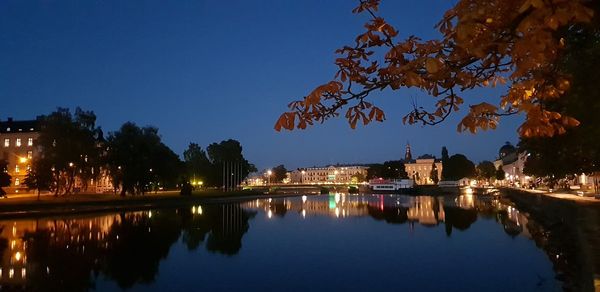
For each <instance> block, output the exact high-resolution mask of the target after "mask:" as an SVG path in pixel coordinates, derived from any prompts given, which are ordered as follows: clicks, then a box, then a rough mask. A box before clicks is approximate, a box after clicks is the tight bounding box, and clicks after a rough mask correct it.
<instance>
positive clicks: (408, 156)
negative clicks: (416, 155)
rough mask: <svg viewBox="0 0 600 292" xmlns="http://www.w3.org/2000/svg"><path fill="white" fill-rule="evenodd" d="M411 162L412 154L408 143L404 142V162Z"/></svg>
mask: <svg viewBox="0 0 600 292" xmlns="http://www.w3.org/2000/svg"><path fill="white" fill-rule="evenodd" d="M411 160H412V153H410V143H408V142H406V152H405V153H404V162H410V161H411Z"/></svg>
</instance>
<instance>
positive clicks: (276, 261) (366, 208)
mask: <svg viewBox="0 0 600 292" xmlns="http://www.w3.org/2000/svg"><path fill="white" fill-rule="evenodd" d="M529 225H530V224H528V218H527V216H526V215H525V214H523V213H522V212H519V211H518V210H517V209H516V208H514V207H513V206H512V205H511V204H510V203H509V202H506V201H501V200H497V199H494V198H491V197H488V198H485V199H479V198H478V197H475V196H473V195H461V196H455V197H449V196H447V197H430V196H418V197H411V196H399V195H348V194H339V193H337V194H332V195H320V196H301V197H290V198H268V199H257V200H252V201H247V202H242V203H229V204H205V205H198V204H196V205H193V206H187V207H182V208H176V209H154V210H146V211H138V212H123V213H113V214H104V215H89V216H88V215H86V216H72V217H66V218H38V219H15V220H3V221H0V227H1V228H2V230H1V233H0V251H1V252H2V261H1V263H0V284H1V285H2V287H3V288H5V287H7V288H26V289H29V290H37V289H41V290H54V291H81V290H87V289H92V288H96V289H98V290H114V289H117V288H121V289H133V290H136V289H140V290H148V289H150V290H156V291H161V290H165V289H167V288H169V289H174V290H186V289H192V290H197V289H210V290H214V289H224V290H232V289H233V290H237V289H243V288H250V289H267V290H268V289H269V287H271V289H273V285H275V286H276V287H278V289H277V290H303V289H308V290H323V289H334V290H341V289H345V290H385V289H388V287H393V286H394V285H396V284H398V283H401V284H402V287H404V288H406V289H407V290H439V289H444V290H456V291H459V290H462V291H464V290H465V289H467V290H468V289H471V290H480V289H486V290H497V291H504V290H507V288H510V289H517V290H546V291H547V290H558V289H559V287H560V283H558V282H557V281H556V280H554V273H553V272H552V262H550V261H549V260H548V258H547V257H546V255H545V254H544V252H543V251H542V250H539V249H537V248H536V247H535V243H534V241H532V240H530V239H531V237H532V236H531V233H530V232H529V230H528V226H529ZM401 226H406V227H407V229H403V228H401V229H399V228H398V227H401ZM498 226H500V227H501V228H498ZM457 232H458V233H457ZM349 271H360V272H361V273H363V276H364V278H355V277H353V276H351V275H350V274H348V272H349ZM325 275H326V277H327V278H328V280H327V281H317V282H314V279H317V278H319V277H323V276H325ZM375 276H376V277H377V278H378V279H379V280H378V281H376V282H373V280H372V279H371V278H372V277H375ZM257 278H260V279H263V280H264V281H256V279H257ZM427 279H435V281H431V280H430V281H427ZM350 280H352V281H350ZM307 281H309V282H307ZM310 281H312V282H310ZM398 281H400V282H398ZM498 285H501V286H498Z"/></svg>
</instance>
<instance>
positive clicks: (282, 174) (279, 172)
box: [271, 164, 288, 182]
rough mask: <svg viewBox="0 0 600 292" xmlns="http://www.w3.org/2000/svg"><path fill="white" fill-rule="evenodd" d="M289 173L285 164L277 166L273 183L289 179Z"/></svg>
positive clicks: (274, 169) (274, 170)
mask: <svg viewBox="0 0 600 292" xmlns="http://www.w3.org/2000/svg"><path fill="white" fill-rule="evenodd" d="M287 172H288V171H287V169H285V166H283V164H282V165H278V166H276V167H275V168H273V178H272V179H271V182H282V181H283V180H284V179H285V178H286V177H287Z"/></svg>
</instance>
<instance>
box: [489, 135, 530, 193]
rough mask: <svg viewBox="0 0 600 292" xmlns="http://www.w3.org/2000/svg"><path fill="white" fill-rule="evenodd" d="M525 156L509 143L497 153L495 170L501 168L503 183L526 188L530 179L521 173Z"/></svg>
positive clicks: (525, 159)
mask: <svg viewBox="0 0 600 292" xmlns="http://www.w3.org/2000/svg"><path fill="white" fill-rule="evenodd" d="M527 157H528V156H527V154H526V153H525V152H519V151H518V150H517V148H515V147H514V146H512V145H511V144H510V143H509V142H506V144H505V145H504V146H502V147H500V150H499V151H498V159H497V160H496V161H494V166H495V167H496V169H498V168H502V170H503V171H504V173H505V176H504V182H505V183H508V184H509V185H513V186H516V187H524V186H526V185H527V184H528V183H529V181H530V180H531V178H530V177H529V176H527V175H525V174H524V173H523V169H524V168H525V161H527Z"/></svg>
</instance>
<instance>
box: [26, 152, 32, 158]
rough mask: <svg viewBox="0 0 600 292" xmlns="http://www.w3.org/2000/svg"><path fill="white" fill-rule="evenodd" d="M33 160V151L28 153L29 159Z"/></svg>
mask: <svg viewBox="0 0 600 292" xmlns="http://www.w3.org/2000/svg"><path fill="white" fill-rule="evenodd" d="M31 158H33V151H27V159H31Z"/></svg>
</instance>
